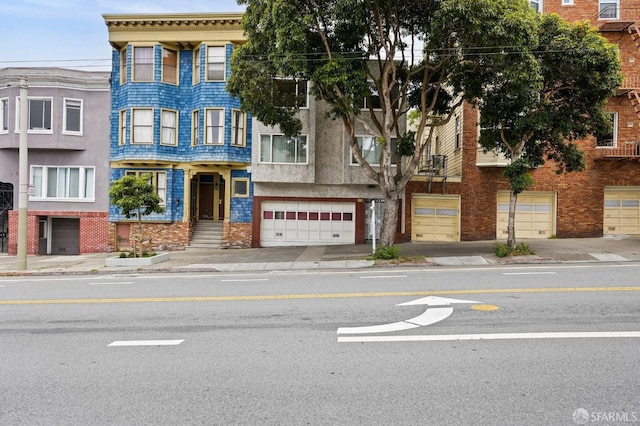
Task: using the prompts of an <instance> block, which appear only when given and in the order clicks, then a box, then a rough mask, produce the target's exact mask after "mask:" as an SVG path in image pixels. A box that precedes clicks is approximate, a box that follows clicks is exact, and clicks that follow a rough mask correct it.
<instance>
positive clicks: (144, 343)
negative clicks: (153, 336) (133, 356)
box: [107, 339, 184, 346]
mask: <svg viewBox="0 0 640 426" xmlns="http://www.w3.org/2000/svg"><path fill="white" fill-rule="evenodd" d="M182 342H184V339H182V340H116V341H115V342H111V343H109V344H108V345H107V346H176V345H179V344H180V343H182Z"/></svg>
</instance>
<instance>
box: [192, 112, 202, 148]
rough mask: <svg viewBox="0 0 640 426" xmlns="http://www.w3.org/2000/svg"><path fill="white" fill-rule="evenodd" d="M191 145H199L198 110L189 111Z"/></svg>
mask: <svg viewBox="0 0 640 426" xmlns="http://www.w3.org/2000/svg"><path fill="white" fill-rule="evenodd" d="M191 145H192V146H198V145H200V110H197V109H194V110H193V111H191Z"/></svg>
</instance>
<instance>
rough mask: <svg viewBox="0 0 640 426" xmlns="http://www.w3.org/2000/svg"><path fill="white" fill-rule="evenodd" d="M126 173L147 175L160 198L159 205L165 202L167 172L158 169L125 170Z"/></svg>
mask: <svg viewBox="0 0 640 426" xmlns="http://www.w3.org/2000/svg"><path fill="white" fill-rule="evenodd" d="M125 174H126V175H133V176H143V175H146V176H148V177H149V183H150V184H151V185H153V187H154V188H155V190H156V194H158V197H160V198H161V199H162V203H161V205H163V206H165V205H166V204H167V172H164V171H159V170H127V171H126V172H125Z"/></svg>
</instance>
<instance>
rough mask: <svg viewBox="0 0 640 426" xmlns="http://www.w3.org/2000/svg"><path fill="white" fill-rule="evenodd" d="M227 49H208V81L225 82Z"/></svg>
mask: <svg viewBox="0 0 640 426" xmlns="http://www.w3.org/2000/svg"><path fill="white" fill-rule="evenodd" d="M224 64H225V48H224V47H221V46H220V47H219V46H215V47H209V48H208V49H207V80H224Z"/></svg>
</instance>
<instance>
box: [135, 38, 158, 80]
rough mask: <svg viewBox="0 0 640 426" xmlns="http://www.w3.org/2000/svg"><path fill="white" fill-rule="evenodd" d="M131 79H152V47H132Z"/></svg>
mask: <svg viewBox="0 0 640 426" xmlns="http://www.w3.org/2000/svg"><path fill="white" fill-rule="evenodd" d="M133 81H153V47H149V46H134V47H133Z"/></svg>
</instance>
